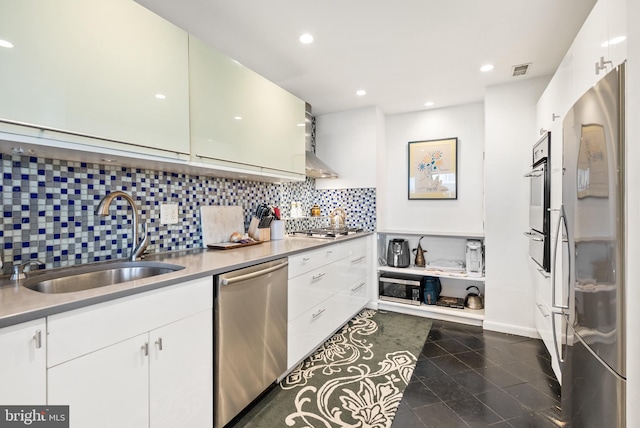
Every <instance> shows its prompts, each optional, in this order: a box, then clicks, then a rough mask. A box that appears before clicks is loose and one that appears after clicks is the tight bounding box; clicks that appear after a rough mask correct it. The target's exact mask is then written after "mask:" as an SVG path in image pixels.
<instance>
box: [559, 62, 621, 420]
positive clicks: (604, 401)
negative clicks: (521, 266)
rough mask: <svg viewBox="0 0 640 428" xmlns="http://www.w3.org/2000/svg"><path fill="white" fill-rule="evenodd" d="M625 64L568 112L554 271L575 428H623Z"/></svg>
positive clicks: (565, 407)
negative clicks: (559, 272) (558, 272)
mask: <svg viewBox="0 0 640 428" xmlns="http://www.w3.org/2000/svg"><path fill="white" fill-rule="evenodd" d="M624 81H625V66H624V64H623V65H621V66H619V67H618V68H616V69H615V70H613V71H611V72H610V73H609V74H607V75H606V76H605V77H604V78H603V79H602V80H600V81H599V82H598V83H597V84H596V85H595V86H593V87H592V88H591V89H589V91H587V93H586V94H585V95H583V96H582V97H581V98H580V99H579V100H578V101H577V102H576V104H575V105H574V106H573V107H572V108H571V110H569V112H568V113H567V115H566V118H565V120H564V122H563V171H564V173H563V179H562V207H561V211H560V217H559V224H558V236H557V238H556V242H557V245H556V246H555V248H554V254H553V261H552V265H553V266H557V265H558V264H560V262H561V265H562V275H561V278H562V281H557V280H556V275H553V279H552V292H553V295H552V296H553V302H552V304H553V308H554V313H553V315H552V319H553V324H554V327H553V332H554V334H556V327H557V326H558V324H557V323H560V325H559V326H560V328H559V329H558V330H560V331H561V332H562V333H561V334H560V339H561V346H560V347H559V346H558V345H557V342H558V337H556V340H555V342H556V353H557V356H558V358H559V360H560V361H561V363H562V365H561V369H562V413H563V418H564V420H565V421H566V422H567V426H573V427H575V428H578V427H580V428H601V427H624V426H625V425H626V423H625V394H626V354H625V328H626V327H625V318H626V316H625V310H624V308H625V299H624V296H625V292H624V291H625V290H624V288H625V277H624V271H625V269H624V258H625V254H624V248H625V218H624V204H625V200H624V194H625V189H624V152H625V149H624V146H625V143H624V141H625V138H624Z"/></svg>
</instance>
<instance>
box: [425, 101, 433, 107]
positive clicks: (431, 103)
mask: <svg viewBox="0 0 640 428" xmlns="http://www.w3.org/2000/svg"><path fill="white" fill-rule="evenodd" d="M434 104H435V103H434V102H433V101H427V102H426V103H424V105H425V106H426V107H432V106H433V105H434Z"/></svg>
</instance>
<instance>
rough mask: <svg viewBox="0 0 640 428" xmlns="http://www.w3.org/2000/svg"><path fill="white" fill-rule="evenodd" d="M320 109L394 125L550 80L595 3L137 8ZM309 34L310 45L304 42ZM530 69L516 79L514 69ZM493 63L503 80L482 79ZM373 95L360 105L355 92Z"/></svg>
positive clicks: (146, 1)
mask: <svg viewBox="0 0 640 428" xmlns="http://www.w3.org/2000/svg"><path fill="white" fill-rule="evenodd" d="M136 1H138V3H140V4H142V5H143V6H145V7H147V8H149V9H150V10H152V11H154V12H156V13H157V14H159V15H161V16H163V17H164V18H166V19H168V20H169V21H171V22H173V23H174V24H176V25H178V26H179V27H181V28H183V29H185V30H186V31H188V32H189V33H191V34H194V35H195V36H197V37H199V38H200V39H202V40H204V41H206V42H208V43H209V44H211V45H212V46H213V47H215V48H217V49H218V50H220V51H221V52H223V53H224V54H226V55H228V56H230V57H232V58H234V59H236V60H238V61H239V62H241V63H242V64H244V65H245V66H247V67H249V68H251V69H252V70H254V71H256V72H257V73H259V74H261V75H262V76H264V77H266V78H267V79H269V80H271V81H273V82H274V83H276V84H278V85H280V86H281V87H283V88H285V89H287V90H288V91H290V92H292V93H293V94H295V95H297V96H298V97H300V98H302V99H303V100H305V101H307V102H308V103H310V104H311V105H312V106H313V114H314V115H318V114H324V113H333V112H339V111H345V110H351V109H354V108H358V107H363V106H371V105H375V106H378V107H379V108H380V109H381V110H382V111H383V112H384V113H386V114H395V113H405V112H411V111H419V110H425V109H426V107H425V106H424V103H425V102H426V101H433V102H434V103H435V105H434V106H433V107H431V108H438V107H445V106H451V105H457V104H464V103H469V102H475V101H481V100H482V99H483V98H484V91H485V87H486V86H490V85H495V84H501V83H506V82H512V81H515V80H516V79H527V78H531V77H538V76H544V75H552V74H553V73H554V72H555V70H556V68H557V67H558V64H559V63H560V61H561V60H562V57H563V56H564V53H565V52H566V51H567V49H568V47H569V45H570V44H571V42H572V41H573V38H574V37H575V35H576V33H577V32H578V30H579V29H580V27H581V25H582V23H583V22H584V20H585V18H586V17H587V15H588V14H589V12H590V10H591V8H592V7H593V4H594V3H595V0H533V1H532V0H401V1H397V2H393V1H390V0H323V1H316V2H312V1H310V0H270V1H261V0H181V1H175V0H136ZM305 32H309V33H311V34H313V36H314V37H315V42H314V43H312V44H310V45H303V44H301V43H300V42H299V41H298V37H299V36H300V35H301V34H302V33H305ZM529 62H530V63H532V65H531V67H530V69H529V73H528V74H527V75H526V76H523V77H512V76H511V71H512V70H511V69H512V66H514V65H518V64H522V63H529ZM485 63H492V64H494V65H495V69H494V70H493V71H491V72H489V73H481V72H480V71H479V68H480V66H481V65H483V64H485ZM358 89H365V90H366V91H367V95H365V96H363V97H359V96H357V95H356V94H355V92H356V90H358Z"/></svg>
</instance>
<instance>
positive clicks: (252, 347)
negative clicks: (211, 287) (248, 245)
mask: <svg viewBox="0 0 640 428" xmlns="http://www.w3.org/2000/svg"><path fill="white" fill-rule="evenodd" d="M287 273H288V261H287V259H279V260H274V261H271V262H267V263H262V264H259V265H255V266H250V267H247V268H244V269H239V270H235V271H232V272H229V273H225V274H223V275H219V276H217V277H216V278H215V286H216V293H215V302H214V336H215V337H214V343H215V349H214V351H215V367H214V368H215V371H214V418H215V421H214V426H215V427H216V428H221V427H223V426H225V425H226V424H227V423H228V422H229V421H230V420H232V419H233V418H234V417H235V416H237V415H238V414H239V413H240V412H241V411H242V410H243V409H244V408H245V407H246V406H247V405H248V404H250V403H251V402H252V401H253V400H254V399H255V398H257V397H258V396H259V395H260V394H261V393H262V392H264V391H265V389H267V388H268V387H269V385H271V384H272V383H273V382H274V381H275V380H276V379H277V378H278V377H279V376H280V375H282V374H283V373H284V372H285V371H286V369H287V277H288V275H287Z"/></svg>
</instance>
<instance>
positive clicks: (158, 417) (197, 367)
mask: <svg viewBox="0 0 640 428" xmlns="http://www.w3.org/2000/svg"><path fill="white" fill-rule="evenodd" d="M149 339H150V342H149V344H150V346H151V351H150V358H151V362H150V379H149V397H150V400H149V401H150V403H149V404H150V411H149V414H150V420H151V424H150V427H151V428H162V427H167V428H175V427H180V426H185V427H210V426H213V312H212V310H208V311H205V312H201V313H199V314H196V315H192V316H190V317H188V318H185V319H183V320H181V321H176V322H174V323H172V324H169V325H167V326H164V327H162V328H159V329H157V330H153V331H151V332H150V333H149Z"/></svg>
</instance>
